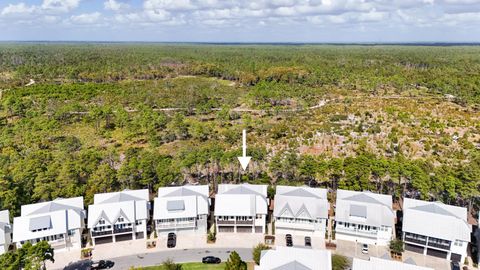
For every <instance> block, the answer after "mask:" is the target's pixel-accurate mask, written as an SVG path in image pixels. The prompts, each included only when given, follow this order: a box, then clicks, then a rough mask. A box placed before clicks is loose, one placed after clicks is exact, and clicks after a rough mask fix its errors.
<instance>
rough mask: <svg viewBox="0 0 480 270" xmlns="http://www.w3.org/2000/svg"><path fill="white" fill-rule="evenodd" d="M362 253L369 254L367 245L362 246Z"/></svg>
mask: <svg viewBox="0 0 480 270" xmlns="http://www.w3.org/2000/svg"><path fill="white" fill-rule="evenodd" d="M362 253H363V254H368V245H367V244H362Z"/></svg>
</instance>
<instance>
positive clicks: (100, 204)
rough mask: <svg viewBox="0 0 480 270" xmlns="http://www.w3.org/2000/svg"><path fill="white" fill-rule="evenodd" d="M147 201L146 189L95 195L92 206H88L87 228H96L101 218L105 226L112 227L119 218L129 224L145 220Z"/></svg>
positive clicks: (147, 213)
mask: <svg viewBox="0 0 480 270" xmlns="http://www.w3.org/2000/svg"><path fill="white" fill-rule="evenodd" d="M148 200H149V193H148V189H138V190H124V191H120V192H112V193H100V194H95V195H94V198H93V201H94V204H91V205H89V206H88V226H87V227H88V228H93V227H95V226H97V224H98V222H99V221H100V219H102V218H103V219H105V223H106V224H105V225H114V224H115V223H116V222H117V220H118V218H119V217H120V216H122V217H124V218H125V219H126V220H127V221H128V222H130V223H134V222H135V221H138V220H144V219H147V218H148V215H149V211H148V206H149V202H148Z"/></svg>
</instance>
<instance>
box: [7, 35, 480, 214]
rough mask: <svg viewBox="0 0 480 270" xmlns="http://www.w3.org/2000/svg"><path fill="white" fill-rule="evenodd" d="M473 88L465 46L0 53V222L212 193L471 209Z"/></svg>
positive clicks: (121, 47) (11, 48) (65, 48)
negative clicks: (58, 206) (46, 203)
mask: <svg viewBox="0 0 480 270" xmlns="http://www.w3.org/2000/svg"><path fill="white" fill-rule="evenodd" d="M479 74H480V48H479V47H473V46H472V47H426V46H425V47H415V46H267V45H265V46H253V45H252V46H249V45H242V46H221V45H215V46H213V45H180V44H179V45H173V44H172V45H159V44H32V43H22V44H1V45H0V89H1V94H0V98H1V99H0V105H1V106H0V209H9V210H10V211H11V214H12V215H18V214H19V212H20V206H21V205H22V204H28V203H33V202H37V201H41V200H51V199H55V198H57V197H72V196H84V198H85V202H86V203H91V202H92V200H93V194H95V193H99V192H110V191H118V190H122V189H126V188H129V189H136V188H149V189H150V191H151V192H153V193H155V190H156V189H157V188H158V187H161V186H166V185H171V184H185V183H201V184H206V183H208V184H211V185H214V184H216V183H227V182H251V183H266V184H272V185H274V184H288V185H302V184H310V185H315V184H316V185H318V186H321V187H328V188H331V189H336V188H343V189H352V190H372V191H374V192H383V193H390V194H394V195H395V196H396V197H400V196H401V195H402V194H406V195H407V196H408V197H414V198H421V199H428V200H441V201H444V202H446V203H454V204H458V205H464V206H466V205H468V206H474V205H476V204H477V203H478V201H476V200H475V198H476V197H478V195H479V181H480V121H479V120H480V119H479V118H480V112H479V111H478V109H479V108H480V107H479V102H480V75H479ZM32 80H33V83H32ZM27 84H29V85H28V86H26V85H27ZM242 129H247V131H248V138H247V140H248V150H247V154H248V155H250V156H252V157H253V158H252V162H251V163H250V165H249V168H248V170H247V171H246V172H242V171H241V168H240V165H239V163H238V160H237V158H236V157H237V156H240V155H241V130H242Z"/></svg>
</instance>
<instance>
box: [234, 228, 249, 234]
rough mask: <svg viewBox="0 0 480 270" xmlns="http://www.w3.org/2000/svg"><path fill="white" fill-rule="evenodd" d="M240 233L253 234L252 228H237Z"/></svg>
mask: <svg viewBox="0 0 480 270" xmlns="http://www.w3.org/2000/svg"><path fill="white" fill-rule="evenodd" d="M237 232H238V233H251V232H252V227H237Z"/></svg>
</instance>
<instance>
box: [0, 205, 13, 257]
mask: <svg viewBox="0 0 480 270" xmlns="http://www.w3.org/2000/svg"><path fill="white" fill-rule="evenodd" d="M11 234H12V228H11V225H10V212H9V211H8V210H4V211H0V255H2V254H3V253H5V252H7V251H8V247H9V246H10V244H11V243H12V237H11Z"/></svg>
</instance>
